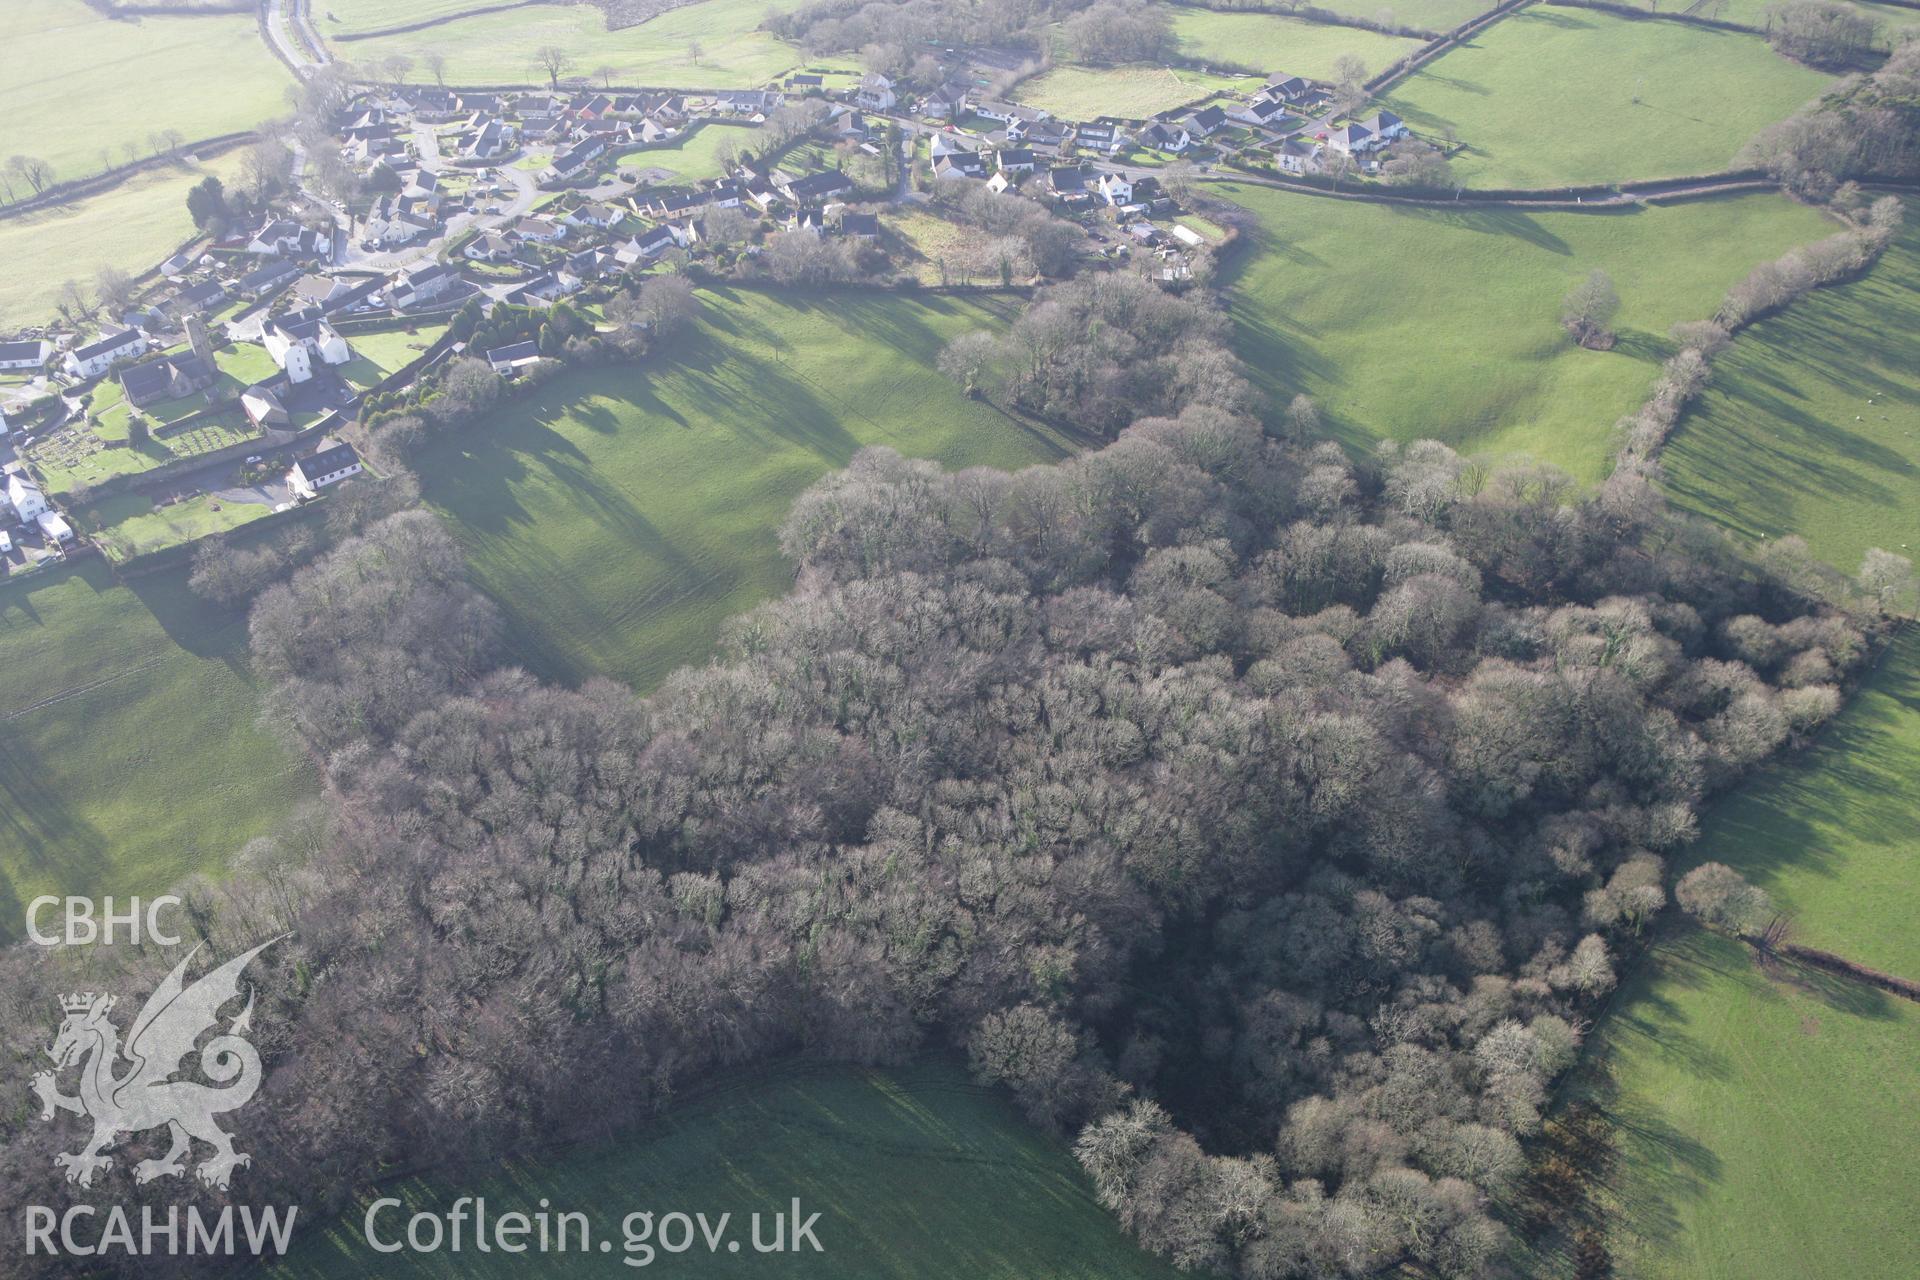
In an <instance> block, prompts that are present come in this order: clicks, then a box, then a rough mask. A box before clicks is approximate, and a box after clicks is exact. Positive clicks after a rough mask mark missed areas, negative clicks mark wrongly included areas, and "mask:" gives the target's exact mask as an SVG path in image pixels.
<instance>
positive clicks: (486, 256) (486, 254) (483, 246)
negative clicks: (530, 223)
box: [460, 231, 513, 262]
mask: <svg viewBox="0 0 1920 1280" xmlns="http://www.w3.org/2000/svg"><path fill="white" fill-rule="evenodd" d="M460 252H461V253H462V254H463V255H465V256H466V257H467V258H470V259H471V260H473V261H474V262H506V261H508V260H510V259H511V258H512V257H513V242H512V241H511V240H508V239H507V238H506V237H505V236H503V235H501V234H500V233H499V232H497V231H488V232H486V233H485V234H483V235H479V236H476V237H475V238H474V239H472V240H470V241H468V243H467V247H466V248H464V249H462V250H461V251H460Z"/></svg>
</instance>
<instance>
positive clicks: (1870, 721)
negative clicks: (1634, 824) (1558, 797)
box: [1582, 632, 1920, 1280]
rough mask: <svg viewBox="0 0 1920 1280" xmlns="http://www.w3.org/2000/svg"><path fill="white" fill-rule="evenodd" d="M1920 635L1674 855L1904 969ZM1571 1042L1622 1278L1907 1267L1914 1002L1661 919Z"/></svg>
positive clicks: (1919, 751)
mask: <svg viewBox="0 0 1920 1280" xmlns="http://www.w3.org/2000/svg"><path fill="white" fill-rule="evenodd" d="M1916 776H1920V632H1913V633H1909V634H1908V635H1907V636H1905V637H1903V638H1902V639H1901V640H1900V641H1899V642H1898V643H1897V644H1896V645H1895V647H1894V649H1893V650H1892V652H1890V653H1889V654H1887V655H1886V657H1885V658H1884V659H1883V661H1882V664H1881V666H1880V668H1879V669H1878V670H1877V671H1876V672H1875V673H1874V675H1873V677H1872V678H1871V679H1870V680H1869V681H1868V682H1867V685H1866V687H1865V688H1864V689H1863V690H1862V691H1861V693H1860V694H1859V695H1858V696H1857V698H1856V699H1855V700H1854V701H1853V702H1852V703H1851V704H1850V705H1849V706H1848V707H1847V709H1846V711H1845V712H1844V713H1843V714H1842V715H1841V716H1840V718H1839V719H1838V720H1837V721H1835V723H1834V724H1833V725H1831V726H1830V727H1829V728H1828V729H1827V731H1826V732H1825V733H1824V734H1823V735H1822V737H1821V739H1820V741H1819V742H1818V744H1816V746H1815V747H1814V748H1813V749H1812V750H1810V751H1808V752H1806V753H1805V754H1803V755H1800V756H1796V757H1792V758H1789V759H1785V760H1782V761H1780V762H1778V763H1776V764H1774V765H1773V766H1771V767H1769V768H1767V769H1765V770H1763V771H1761V772H1760V773H1759V774H1757V775H1756V776H1755V777H1753V778H1752V779H1751V780H1749V781H1748V782H1747V784H1746V785H1745V786H1743V787H1742V788H1741V789H1740V790H1739V791H1738V792H1737V793H1736V794H1734V795H1733V796H1731V797H1729V798H1728V799H1726V800H1725V801H1723V802H1722V803H1720V804H1719V805H1718V806H1716V807H1715V808H1714V809H1713V810H1712V811H1711V812H1710V813H1709V814H1708V816H1707V819H1706V821H1705V823H1704V824H1703V826H1702V830H1701V838H1700V840H1699V842H1698V843H1697V844H1696V845H1695V846H1694V848H1693V850H1692V851H1691V854H1690V857H1689V862H1703V861H1707V860H1709V859H1711V860H1716V861H1720V862H1725V863H1727V864H1729V865H1731V866H1733V867H1736V868H1738V869H1739V870H1740V871H1741V872H1742V873H1743V874H1745V875H1746V876H1748V877H1749V878H1750V879H1752V880H1753V881H1754V882H1755V883H1756V884H1760V885H1763V886H1765V888H1766V889H1767V890H1768V892H1769V893H1771V894H1772V895H1773V897H1774V901H1775V904H1776V905H1777V906H1778V907H1779V908H1781V909H1782V910H1783V911H1784V912H1786V913H1787V914H1789V915H1790V916H1791V917H1792V919H1793V936H1794V937H1795V938H1796V939H1797V940H1798V941H1800V942H1803V943H1805V944H1806V945H1809V946H1815V947H1820V948H1822V949H1825V950H1829V951H1835V952H1838V953H1840V954H1842V955H1845V956H1848V957H1849V958H1851V959H1854V960H1856V961H1858V962H1860V963H1862V964H1867V965H1870V966H1873V967H1875V968H1880V969H1884V970H1888V971H1890V972H1894V973H1899V974H1903V975H1906V976H1913V975H1915V974H1920V938H1916V936H1915V934H1914V930H1913V925H1912V921H1913V918H1914V913H1915V911H1916V909H1920V880H1917V879H1916V876H1915V872H1916V870H1920V865H1917V862H1916V860H1917V859H1920V854H1917V853H1916V851H1915V848H1914V845H1913V833H1914V832H1915V831H1916V830H1920V796H1917V795H1916V794H1915V791H1914V788H1913V780H1914V778H1915V777H1916ZM1594 1050H1595V1051H1594V1052H1593V1053H1592V1054H1591V1055H1590V1056H1589V1071H1590V1078H1587V1079H1584V1080H1583V1081H1582V1083H1583V1084H1584V1085H1585V1086H1587V1087H1588V1088H1590V1089H1591V1090H1592V1091H1593V1092H1594V1093H1595V1094H1596V1095H1597V1096H1598V1097H1599V1099H1600V1100H1601V1101H1602V1103H1603V1104H1604V1105H1605V1106H1606V1107H1607V1109H1608V1110H1609V1111H1610V1112H1611V1113H1612V1115H1613V1118H1614V1121H1615V1129H1616V1132H1617V1134H1618V1135H1619V1136H1620V1138H1621V1139H1622V1155H1623V1157H1624V1158H1623V1159H1622V1160H1621V1161H1620V1164H1619V1167H1618V1169H1617V1171H1616V1175H1615V1178H1614V1180H1613V1183H1612V1185H1611V1186H1609V1187H1608V1188H1607V1189H1606V1192H1605V1194H1604V1195H1603V1196H1602V1200H1601V1203H1602V1207H1603V1208H1605V1209H1606V1210H1608V1212H1609V1223H1610V1229H1611V1231H1612V1239H1613V1248H1614V1251H1615V1254H1616V1258H1617V1259H1618V1261H1619V1262H1620V1263H1621V1266H1620V1269H1619V1270H1618V1271H1617V1272H1616V1274H1618V1275H1621V1276H1627V1277H1635V1278H1640V1277H1663V1278H1664V1277H1673V1278H1674V1280H1681V1278H1683V1277H1684V1278H1685V1280H1773V1278H1774V1277H1778V1278H1779V1280H1799V1278H1800V1277H1806V1276H1847V1277H1849V1278H1853V1277H1859V1278H1860V1280H1881V1278H1884V1280H1895V1278H1896V1277H1903V1276H1907V1275H1911V1274H1912V1259H1913V1256H1914V1252H1915V1250H1916V1249H1920V1223H1916V1222H1915V1220H1914V1218H1913V1215H1912V1214H1911V1213H1909V1212H1907V1211H1906V1207H1907V1205H1908V1204H1909V1203H1910V1200H1911V1197H1910V1196H1909V1195H1908V1194H1907V1183H1908V1180H1909V1178H1910V1175H1911V1159H1912V1153H1913V1151H1914V1150H1916V1149H1920V1008H1916V1007H1915V1006H1914V1005H1913V1004H1912V1003H1910V1002H1908V1001H1904V1000H1900V999H1896V998H1893V997H1890V996H1886V995H1883V994H1882V993H1880V992H1878V991H1876V990H1874V989H1873V988H1870V987H1867V986H1864V985H1862V984H1859V983H1853V982H1846V981H1841V980H1838V979H1834V978H1830V977H1826V976H1824V975H1821V974H1818V973H1817V972H1814V971H1806V970H1800V969H1797V968H1780V969H1777V970H1776V971H1775V972H1773V973H1768V972H1766V971H1763V970H1762V969H1760V968H1758V967H1756V966H1755V965H1754V963H1753V962H1752V960H1751V959H1750V957H1749V954H1748V952H1747V951H1746V949H1745V948H1744V947H1741V946H1739V945H1738V944H1735V943H1732V942H1729V941H1727V940H1725V939H1723V938H1718V937H1715V936H1713V935H1710V934H1706V933H1703V932H1700V931H1696V930H1689V929H1686V928H1685V927H1684V926H1681V925H1679V924H1678V922H1675V923H1674V932H1673V933H1672V934H1671V935H1670V936H1669V937H1668V939H1667V940H1665V941H1663V942H1662V943H1661V945H1659V946H1658V947H1656V949H1655V950H1654V952H1653V955H1652V957H1651V958H1650V960H1649V961H1648V962H1647V963H1645V964H1643V965H1642V966H1641V967H1640V969H1639V970H1638V971H1637V972H1636V974H1635V975H1634V977H1633V978H1632V980H1631V981H1630V982H1629V983H1628V984H1627V986H1626V987H1625V988H1624V989H1623V990H1622V992H1621V994H1620V997H1619V999H1618V1000H1617V1001H1616V1003H1615V1006H1614V1008H1613V1011H1612V1012H1611V1013H1610V1014H1609V1015H1608V1017H1607V1018H1606V1019H1605V1020H1604V1021H1603V1022H1602V1023H1601V1025H1600V1035H1599V1038H1598V1040H1597V1041H1596V1042H1595V1044H1594Z"/></svg>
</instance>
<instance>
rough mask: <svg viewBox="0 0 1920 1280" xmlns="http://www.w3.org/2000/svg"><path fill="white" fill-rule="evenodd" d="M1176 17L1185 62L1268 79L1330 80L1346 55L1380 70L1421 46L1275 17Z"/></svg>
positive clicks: (1194, 13) (1185, 11) (1178, 11)
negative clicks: (1253, 73)
mask: <svg viewBox="0 0 1920 1280" xmlns="http://www.w3.org/2000/svg"><path fill="white" fill-rule="evenodd" d="M1173 15H1174V16H1173V34H1174V36H1175V38H1177V39H1178V40H1179V42H1180V52H1181V53H1182V54H1183V55H1185V56H1186V57H1189V58H1199V59H1205V60H1208V61H1212V62H1217V63H1221V64H1224V65H1230V66H1240V67H1251V68H1253V69H1255V70H1258V71H1260V72H1261V73H1263V74H1267V75H1278V74H1283V73H1284V74H1286V75H1291V76H1306V77H1307V78H1308V79H1312V80H1331V79H1333V64H1334V62H1335V61H1336V60H1338V59H1339V58H1340V57H1341V56H1342V55H1343V54H1352V55H1353V56H1354V57H1356V58H1358V59H1360V61H1362V62H1364V63H1365V64H1366V65H1367V69H1368V70H1369V71H1379V70H1380V69H1381V68H1383V67H1385V66H1386V65H1387V64H1388V63H1390V62H1392V61H1393V60H1394V59H1396V58H1402V57H1405V56H1406V55H1407V54H1409V53H1411V52H1413V51H1414V50H1415V49H1418V48H1419V47H1420V45H1421V43H1422V42H1421V41H1420V40H1417V39H1413V38H1410V37H1406V36H1390V35H1384V34H1382V33H1380V32H1378V31H1368V30H1366V29H1364V28H1361V27H1336V26H1330V25H1328V24H1326V23H1324V22H1308V21H1306V20H1304V19H1301V18H1284V17H1281V16H1279V15H1278V14H1271V13H1220V12H1216V11H1215V10H1212V9H1189V8H1186V7H1184V6H1181V7H1177V8H1175V9H1174V11H1173Z"/></svg>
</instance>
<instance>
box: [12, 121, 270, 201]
mask: <svg viewBox="0 0 1920 1280" xmlns="http://www.w3.org/2000/svg"><path fill="white" fill-rule="evenodd" d="M259 140H260V134H259V132H258V131H257V130H254V129H243V130H241V131H239V132H237V133H222V134H218V135H216V136H214V137H211V138H202V139H201V140H200V141H198V142H183V143H181V144H180V145H179V146H178V147H176V148H175V149H173V150H172V151H169V152H167V153H166V154H165V155H158V156H147V157H146V158H144V159H141V160H135V161H134V162H133V163H131V164H122V165H115V166H114V167H113V168H111V169H102V170H101V171H100V172H99V173H96V174H93V175H92V176H91V177H86V178H73V179H70V180H68V181H66V182H56V183H54V184H53V185H52V186H50V187H48V188H47V189H46V190H45V191H41V192H38V193H36V194H34V195H31V196H28V197H27V198H26V199H24V200H16V201H14V202H13V203H12V204H9V205H4V206H0V222H3V221H5V220H6V219H8V218H17V217H20V216H22V215H24V214H29V213H37V212H40V211H42V210H45V209H57V208H59V207H60V206H61V205H63V204H72V203H73V202H74V201H76V200H85V199H88V198H90V197H93V196H97V195H100V194H102V193H104V192H106V191H110V190H112V189H113V188H114V187H117V186H119V185H120V184H121V183H122V182H124V181H126V180H127V179H128V178H131V177H132V176H133V175H135V174H137V173H144V172H145V171H147V170H149V169H159V168H163V167H166V166H169V165H171V166H177V167H181V168H184V167H186V165H187V163H188V158H189V157H192V158H193V159H195V160H202V159H207V158H210V157H212V156H218V155H225V154H226V153H227V152H229V151H231V150H233V149H234V148H235V147H238V146H241V145H243V144H245V143H251V142H258V141H259Z"/></svg>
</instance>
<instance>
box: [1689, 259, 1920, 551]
mask: <svg viewBox="0 0 1920 1280" xmlns="http://www.w3.org/2000/svg"><path fill="white" fill-rule="evenodd" d="M1662 460H1663V462H1664V464H1665V467H1666V486H1667V492H1668V493H1669V494H1670V495H1671V496H1672V497H1673V498H1674V500H1675V501H1677V502H1679V503H1681V504H1682V505H1684V506H1687V507H1690V508H1692V509H1693V510H1695V511H1698V512H1700V513H1702V514H1703V515H1708V516H1712V517H1713V518H1714V519H1716V520H1718V521H1720V522H1721V523H1722V524H1725V525H1727V526H1728V527H1729V528H1732V529H1736V530H1738V531H1739V532H1741V533H1744V534H1746V535H1748V536H1750V537H1758V536H1763V535H1764V536H1766V537H1770V538H1777V537H1780V536H1781V535H1783V534H1789V533H1795V534H1799V535H1800V536H1802V537H1804V538H1806V540H1807V542H1808V544H1809V545H1810V546H1811V547H1812V549H1813V552H1814V554H1815V555H1817V556H1819V557H1821V558H1822V559H1824V560H1828V561H1830V562H1832V563H1833V564H1836V565H1838V566H1839V567H1840V568H1842V569H1845V570H1847V571H1849V572H1851V571H1853V570H1854V569H1856V568H1858V567H1859V565H1860V556H1861V553H1863V552H1864V551H1865V550H1866V549H1867V548H1868V547H1873V546H1878V547H1885V548H1886V549H1887V550H1889V551H1896V552H1898V553H1899V554H1901V555H1904V556H1908V557H1920V228H1911V227H1910V228H1909V229H1908V230H1907V231H1906V232H1905V233H1904V234H1903V235H1902V237H1901V238H1900V240H1899V241H1898V242H1897V243H1895V245H1894V246H1893V247H1892V248H1891V249H1889V250H1888V251H1887V253H1886V255H1885V256H1884V257H1883V258H1881V259H1880V261H1879V262H1878V263H1877V264H1875V266H1874V268H1873V270H1872V271H1871V272H1870V273H1868V275H1867V276H1866V277H1865V278H1864V279H1861V280H1857V281H1854V282H1853V283H1851V284H1846V285H1841V286H1839V287H1837V288H1833V289H1822V290H1820V291H1818V292H1817V293H1814V294H1813V295H1811V296H1809V297H1805V298H1802V299H1800V301H1798V302H1796V303H1794V304H1793V305H1792V306H1790V307H1788V308H1787V309H1786V310H1785V311H1783V312H1781V313H1780V314H1779V315H1776V316H1773V317H1771V318H1769V319H1766V320H1762V321H1761V322H1760V323H1758V324H1756V325H1754V326H1753V327H1752V328H1750V329H1747V330H1745V331H1744V332H1743V333H1741V335H1740V337H1739V339H1738V340H1737V341H1736V342H1735V343H1734V345H1733V348H1732V349H1731V350H1729V351H1727V352H1725V353H1724V354H1722V355H1721V356H1720V357H1719V358H1718V359H1717V360H1715V361H1714V365H1713V381H1712V382H1711V383H1710V384H1709V385H1708V388H1707V391H1706V393H1705V394H1704V395H1703V396H1701V398H1700V399H1699V400H1698V401H1696V402H1695V405H1694V407H1693V408H1692V409H1691V410H1689V411H1688V413H1687V415H1686V416H1685V417H1684V418H1682V419H1681V421H1680V427H1679V429H1678V430H1677V431H1676V432H1675V433H1674V435H1673V437H1672V439H1671V440H1670V441H1668V444H1667V449H1666V452H1665V454H1664V455H1663V458H1662Z"/></svg>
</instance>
